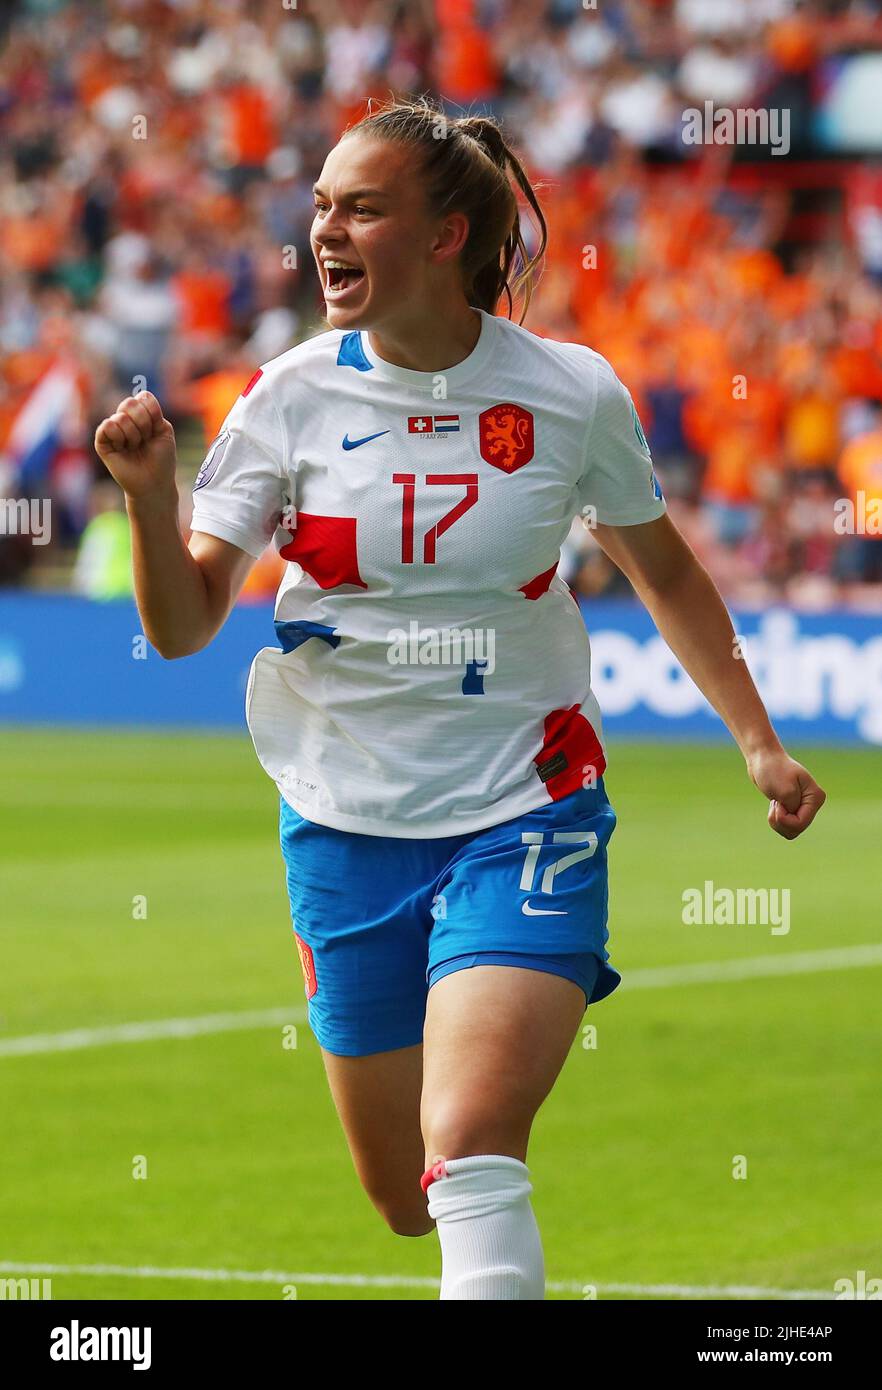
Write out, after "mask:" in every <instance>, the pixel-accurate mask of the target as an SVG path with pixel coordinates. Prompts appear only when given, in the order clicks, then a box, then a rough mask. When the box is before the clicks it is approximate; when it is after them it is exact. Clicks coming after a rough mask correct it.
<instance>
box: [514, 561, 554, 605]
mask: <svg viewBox="0 0 882 1390" xmlns="http://www.w3.org/2000/svg"><path fill="white" fill-rule="evenodd" d="M559 564H560V561H559V560H555V562H554V564H553V565H552V566H551V569H550V570H546V571H545V573H544V574H537V575H536V578H535V579H531V580H530V582H529V584H522V585H521V590H520V591H521V593H522V594H523V595H524V597H525V598H541V597H542V595H543V594H546V593H547V592H548V586H549V585H550V583H551V581H552V579H553V578H554V576H555V574H556V573H557V567H558V565H559Z"/></svg>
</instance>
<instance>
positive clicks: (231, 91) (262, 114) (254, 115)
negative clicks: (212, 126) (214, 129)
mask: <svg viewBox="0 0 882 1390" xmlns="http://www.w3.org/2000/svg"><path fill="white" fill-rule="evenodd" d="M223 106H224V113H225V116H226V142H227V150H228V156H229V159H230V163H231V164H247V165H252V166H261V165H263V164H265V163H266V160H267V158H268V156H269V155H270V154H271V153H272V150H273V149H274V147H275V144H276V138H275V130H274V126H273V119H272V113H271V108H270V104H269V101H268V99H267V96H266V94H265V93H264V92H262V91H260V89H259V88H258V87H252V86H248V85H246V84H244V83H242V84H241V85H237V86H235V87H230V88H228V89H227V90H226V91H225V92H224V93H223Z"/></svg>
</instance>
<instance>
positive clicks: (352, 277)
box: [325, 265, 364, 299]
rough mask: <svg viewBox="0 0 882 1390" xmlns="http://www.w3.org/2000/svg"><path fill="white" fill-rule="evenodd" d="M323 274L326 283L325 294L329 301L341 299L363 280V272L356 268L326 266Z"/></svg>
mask: <svg viewBox="0 0 882 1390" xmlns="http://www.w3.org/2000/svg"><path fill="white" fill-rule="evenodd" d="M325 274H326V275H327V282H326V287H325V293H326V295H328V297H329V298H331V299H341V298H342V297H343V295H345V294H348V292H349V291H350V290H353V289H355V287H356V285H359V284H360V283H361V281H362V280H363V279H364V271H363V270H361V269H359V268H358V267H356V266H350V267H346V268H344V267H341V266H332V265H329V266H326V267H325Z"/></svg>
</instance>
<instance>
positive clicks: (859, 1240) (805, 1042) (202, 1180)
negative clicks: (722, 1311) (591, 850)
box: [0, 729, 882, 1299]
mask: <svg viewBox="0 0 882 1390" xmlns="http://www.w3.org/2000/svg"><path fill="white" fill-rule="evenodd" d="M793 752H794V755H795V756H797V757H802V759H803V760H804V761H805V762H806V763H807V764H808V766H809V767H810V768H811V769H812V771H813V772H814V773H815V775H816V776H817V777H818V779H819V780H820V781H821V783H822V784H823V785H824V786H825V788H826V790H827V793H828V797H829V800H828V803H827V805H826V807H825V808H824V810H823V811H822V812H821V815H820V817H819V819H818V821H817V822H816V824H815V826H814V827H812V829H811V830H810V831H809V833H808V834H807V835H805V836H804V837H803V838H802V839H801V840H798V841H796V842H794V843H787V842H785V841H784V840H782V839H780V838H779V837H778V836H776V835H774V834H773V833H772V831H771V830H770V829H769V828H768V826H767V825H766V809H767V808H766V805H765V803H764V801H763V799H762V798H761V797H760V796H759V794H758V793H757V792H756V791H755V790H754V789H753V787H752V786H751V785H750V783H749V782H748V780H747V777H746V774H745V771H744V765H743V762H742V760H741V758H740V756H739V754H738V752H737V750H736V749H735V748H734V746H726V747H694V746H675V745H672V744H667V745H660V744H656V743H653V744H644V745H638V744H629V743H623V742H619V741H618V740H617V739H616V738H615V737H611V739H610V768H609V771H608V774H607V777H606V784H607V789H608V791H609V794H610V798H611V800H612V803H613V805H614V807H615V809H616V811H617V813H618V817H619V823H618V826H617V828H616V831H615V834H614V836H613V839H612V843H611V848H610V858H611V915H610V941H609V949H610V956H611V959H612V961H613V963H614V964H615V965H616V966H617V967H618V968H619V969H620V970H621V971H622V973H623V976H624V980H625V983H624V984H623V986H622V987H621V988H620V989H619V990H618V991H617V992H616V993H615V994H614V995H613V996H612V997H611V998H609V999H608V1000H606V1001H604V1002H602V1003H600V1004H598V1005H597V1006H594V1007H592V1008H591V1009H590V1010H589V1012H588V1014H587V1016H586V1019H585V1023H586V1024H593V1025H594V1026H595V1027H596V1030H597V1037H596V1047H590V1046H589V1047H586V1046H584V1045H583V1044H584V1042H586V1041H590V1036H589V1037H586V1038H581V1037H580V1038H579V1039H577V1041H576V1043H575V1044H574V1046H573V1049H572V1052H571V1054H570V1056H569V1058H568V1061H567V1063H566V1066H565V1068H564V1071H563V1073H562V1075H561V1077H560V1080H559V1082H558V1084H557V1086H556V1088H555V1090H554V1092H553V1094H552V1096H551V1098H550V1099H549V1100H548V1101H547V1103H546V1105H545V1106H544V1107H543V1109H542V1111H541V1112H540V1115H539V1117H538V1120H537V1123H536V1127H535V1129H534V1134H533V1142H532V1146H531V1150H530V1155H529V1162H530V1166H531V1171H532V1176H533V1181H534V1206H535V1210H536V1214H537V1218H538V1220H539V1224H540V1227H541V1230H542V1233H543V1238H544V1245H545V1255H546V1268H547V1274H548V1278H549V1281H551V1285H552V1290H551V1293H550V1294H549V1296H550V1297H558V1298H581V1297H582V1296H583V1293H582V1287H583V1285H594V1286H596V1288H597V1290H598V1297H600V1298H611V1297H633V1298H641V1297H657V1296H660V1294H659V1292H658V1290H659V1289H660V1287H661V1286H664V1285H677V1286H682V1287H684V1288H685V1289H688V1290H692V1291H695V1290H701V1289H706V1288H717V1289H720V1288H724V1289H731V1288H733V1287H739V1288H745V1289H755V1288H769V1289H775V1290H819V1291H825V1290H826V1291H829V1292H830V1293H831V1294H832V1291H833V1285H834V1282H835V1281H836V1280H838V1279H842V1278H850V1279H852V1280H856V1279H857V1280H859V1279H860V1274H859V1271H861V1270H863V1271H865V1272H866V1278H867V1279H870V1278H873V1277H876V1278H878V1277H879V1276H882V1254H880V1246H879V1238H878V1233H879V1230H880V1229H882V1188H880V1185H879V1181H878V1127H877V1119H878V1072H877V1066H878V1043H879V1024H878V1020H879V999H880V987H882V961H880V962H879V963H873V961H872V960H871V961H869V962H866V963H863V964H857V965H853V967H852V968H848V969H829V968H828V969H821V970H819V969H810V970H807V971H795V970H786V971H785V972H784V973H780V974H777V975H776V974H770V973H768V972H762V971H761V972H760V973H757V974H755V975H754V976H752V977H748V978H744V979H728V980H719V979H717V980H714V979H710V980H707V981H705V982H703V983H695V982H688V983H687V982H684V980H683V979H682V978H678V977H676V976H675V977H674V978H672V979H670V980H668V981H667V982H662V983H659V982H658V980H657V979H656V980H655V982H653V978H652V977H647V976H646V975H645V972H647V971H655V970H658V969H660V968H662V967H676V968H678V969H680V968H682V967H686V966H688V965H689V964H695V963H699V962H732V961H736V960H739V959H742V958H748V959H751V960H753V959H755V958H760V957H766V958H768V957H775V958H778V959H779V961H784V962H785V963H786V958H787V957H788V956H789V955H791V954H793V953H797V954H800V955H803V954H805V955H806V956H809V955H811V953H813V952H821V951H831V950H832V951H839V950H842V951H843V952H846V953H847V952H848V951H849V949H851V950H853V949H854V948H855V947H859V946H868V945H873V944H876V943H878V942H879V941H880V940H882V930H880V911H879V898H878V863H879V858H878V855H879V832H878V827H879V824H880V812H882V751H880V750H871V751H859V750H849V751H844V752H836V751H833V750H829V749H820V750H810V749H802V750H799V749H794V750H793ZM0 826H2V834H0V921H2V935H0V941H2V960H0V980H2V984H0V1110H2V1114H3V1117H4V1119H3V1139H2V1144H0V1265H2V1268H0V1275H2V1276H5V1277H11V1274H12V1268H13V1266H14V1267H15V1268H16V1269H17V1268H19V1267H20V1266H25V1265H28V1266H34V1270H35V1271H36V1269H37V1268H38V1267H39V1268H42V1267H43V1266H44V1265H57V1266H60V1267H62V1268H63V1269H67V1268H68V1267H70V1266H88V1267H94V1266H113V1267H119V1269H120V1270H121V1271H122V1270H125V1271H132V1270H138V1269H140V1270H144V1269H150V1270H152V1271H169V1270H172V1271H181V1270H188V1271H191V1272H195V1271H232V1272H240V1273H241V1272H251V1273H257V1274H260V1273H264V1274H265V1276H266V1277H265V1278H264V1279H263V1281H260V1280H254V1281H246V1280H243V1279H235V1280H230V1279H227V1278H217V1279H213V1280H209V1279H197V1278H196V1277H188V1278H184V1277H180V1275H165V1276H163V1277H158V1276H155V1275H151V1276H148V1275H146V1274H142V1275H135V1274H132V1273H130V1272H126V1273H122V1272H118V1273H105V1274H100V1275H99V1274H95V1273H86V1272H78V1273H65V1272H60V1273H55V1274H53V1275H52V1292H53V1296H54V1297H55V1298H56V1299H58V1298H94V1299H102V1298H115V1297H118V1298H131V1299H142V1298H163V1299H164V1298H178V1299H204V1298H220V1299H230V1298H233V1299H267V1298H269V1299H280V1298H282V1297H283V1296H284V1293H283V1287H282V1283H281V1276H282V1275H284V1274H289V1273H299V1274H301V1275H303V1276H306V1275H309V1276H310V1278H309V1279H308V1280H307V1279H305V1278H304V1279H303V1280H302V1281H301V1282H299V1283H298V1285H297V1297H298V1298H300V1299H316V1298H317V1299H366V1298H384V1299H413V1298H428V1299H432V1298H436V1297H437V1292H436V1290H435V1289H434V1288H433V1286H432V1284H431V1282H430V1281H431V1280H433V1279H436V1278H437V1275H438V1268H439V1258H438V1247H437V1237H436V1236H435V1234H434V1233H432V1234H431V1235H429V1236H427V1237H425V1238H423V1239H405V1238H401V1237H397V1236H394V1235H393V1234H392V1233H391V1232H389V1231H387V1230H386V1228H385V1227H384V1225H383V1224H382V1222H381V1220H380V1218H379V1217H378V1216H377V1215H376V1214H375V1213H374V1211H373V1208H372V1207H371V1206H370V1204H369V1202H368V1200H367V1198H366V1197H365V1196H364V1195H363V1194H362V1192H361V1190H360V1188H359V1186H358V1184H357V1181H356V1179H355V1176H354V1174H353V1172H352V1169H351V1164H350V1160H349V1156H348V1153H347V1150H346V1147H345V1143H344V1140H343V1136H342V1133H341V1131H340V1129H339V1127H338V1122H337V1119H336V1115H335V1113H334V1110H333V1106H332V1102H331V1100H330V1096H329V1094H328V1091H327V1087H326V1083H325V1079H324V1072H323V1069H322V1065H321V1058H320V1054H319V1051H318V1047H317V1044H316V1043H315V1040H314V1039H313V1037H312V1034H311V1033H310V1031H309V1029H308V1026H307V1025H306V1023H305V1022H301V1023H300V1026H299V1027H298V1031H297V1046H296V1048H291V1047H287V1048H286V1047H284V1046H283V1045H282V1044H283V1031H282V1025H281V1024H280V1023H279V1022H272V1021H271V1022H265V1021H264V1022H261V1021H259V1020H258V1021H257V1022H255V1023H254V1025H253V1026H251V1027H249V1028H242V1029H237V1030H233V1031H229V1030H228V1031H214V1032H208V1033H205V1034H204V1035H200V1036H185V1037H172V1038H169V1037H165V1038H157V1039H154V1040H152V1041H140V1042H114V1043H112V1044H110V1045H100V1046H96V1045H90V1046H88V1047H80V1048H77V1049H73V1050H57V1049H54V1050H49V1051H43V1052H30V1053H27V1054H25V1055H15V1054H12V1053H10V1051H9V1046H8V1044H9V1041H10V1040H11V1039H14V1038H18V1037H30V1036H32V1035H35V1034H60V1033H65V1032H69V1031H70V1030H74V1029H79V1028H85V1029H95V1028H107V1027H110V1026H113V1025H122V1024H127V1023H132V1022H142V1021H150V1020H164V1019H170V1018H174V1019H193V1018H198V1017H200V1016H203V1015H210V1014H225V1013H231V1012H239V1011H248V1010H256V1011H260V1010H272V1009H278V1010H281V1011H282V1013H281V1014H280V1017H283V1016H285V1014H286V1011H287V1013H288V1014H289V1015H290V1019H291V1021H292V1022H296V1021H297V1020H298V1019H302V1018H303V1004H304V1000H303V987H302V981H301V976H300V970H299V965H298V961H297V954H296V950H295V948H294V944H293V940H292V936H291V928H290V919H289V915H288V908H287V900H286V897H285V889H284V879H283V874H282V863H281V857H280V852H279V848H278V841H277V801H276V796H275V789H274V788H273V786H272V784H271V783H270V782H269V779H268V778H266V776H265V775H264V774H263V773H262V771H261V770H260V768H259V766H258V764H257V762H256V760H255V759H254V756H253V753H252V750H251V746H250V743H249V742H248V739H247V736H246V735H245V734H244V733H243V734H242V735H241V736H229V737H227V736H213V735H193V734H168V735H166V734H156V735H153V734H143V733H126V732H113V733H107V732H102V733H96V732H77V731H63V730H52V731H39V730H34V729H28V730H17V729H15V730H12V729H6V730H4V731H3V732H2V733H0ZM707 879H709V880H712V881H713V883H714V884H715V885H717V886H730V887H739V886H744V887H779V888H785V887H787V888H789V889H790V896H791V906H790V914H791V926H790V931H789V932H788V933H787V934H781V935H775V934H773V933H772V931H771V929H770V927H769V926H762V925H758V924H755V925H749V924H743V925H719V924H718V925H713V924H710V925H702V926H699V925H690V926H686V925H684V924H683V922H682V920H681V907H682V902H681V895H682V893H683V890H684V889H686V888H687V887H701V886H702V885H703V883H704V882H705V880H707ZM139 895H140V896H143V898H144V899H146V917H143V916H137V915H133V912H137V911H138V908H137V901H138V900H139ZM133 904H135V906H134V907H133ZM636 972H641V975H640V976H638V975H637V974H636ZM629 975H630V976H631V978H632V979H634V980H635V986H634V987H633V988H631V989H629V987H628V979H629ZM641 978H642V984H641V983H640V980H641ZM4 1049H5V1050H4ZM138 1155H143V1156H144V1157H145V1158H146V1162H147V1177H146V1179H145V1180H136V1179H135V1178H133V1175H132V1174H133V1163H134V1162H135V1161H136V1157H137V1156H138ZM737 1155H743V1156H744V1157H745V1159H746V1161H747V1177H746V1178H745V1179H743V1180H737V1179H735V1178H734V1177H733V1163H734V1162H735V1161H736V1156H737ZM267 1272H268V1273H267ZM277 1275H278V1276H279V1277H276V1276H277ZM347 1276H354V1281H353V1282H350V1283H347V1282H346V1277H347ZM362 1276H367V1277H368V1278H369V1279H373V1280H377V1279H378V1278H379V1277H383V1276H387V1277H389V1278H390V1279H391V1280H392V1281H393V1282H391V1283H390V1284H389V1285H388V1286H377V1285H373V1284H370V1283H368V1284H360V1283H359V1282H358V1279H359V1278H360V1277H362ZM395 1279H398V1280H402V1281H404V1282H403V1283H395V1282H394V1280H395ZM323 1281H324V1282H323ZM289 1296H290V1294H289ZM692 1296H698V1295H697V1294H696V1293H694V1292H693V1295H692Z"/></svg>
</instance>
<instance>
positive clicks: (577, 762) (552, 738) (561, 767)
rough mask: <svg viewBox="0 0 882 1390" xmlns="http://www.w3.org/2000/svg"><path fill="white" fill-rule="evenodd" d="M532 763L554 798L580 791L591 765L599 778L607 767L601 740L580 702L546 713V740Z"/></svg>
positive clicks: (557, 799) (558, 799)
mask: <svg viewBox="0 0 882 1390" xmlns="http://www.w3.org/2000/svg"><path fill="white" fill-rule="evenodd" d="M533 762H534V763H535V764H536V771H537V772H538V774H539V776H540V778H541V779H542V781H543V782H544V783H545V786H546V789H547V791H548V795H549V796H550V797H551V799H552V801H561V800H562V799H563V798H564V797H565V796H569V795H570V793H571V792H576V791H579V790H580V789H581V788H582V787H583V786H585V779H586V777H587V776H588V775H589V773H590V771H591V769H592V768H593V769H594V772H595V773H596V775H597V776H598V777H599V776H602V774H603V771H604V769H605V768H606V759H605V758H604V756H603V749H602V748H601V746H600V740H599V738H598V737H597V735H596V733H595V732H594V729H593V728H592V726H591V724H590V723H589V722H588V720H587V719H586V718H585V716H584V714H582V713H581V712H580V710H579V706H578V705H573V706H572V708H571V709H554V710H552V711H551V713H550V714H549V715H546V718H545V742H544V743H543V744H542V747H541V748H540V750H539V752H538V753H537V754H536V756H535V758H534V759H533ZM588 785H589V786H590V785H591V783H590V782H589V783H588Z"/></svg>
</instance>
